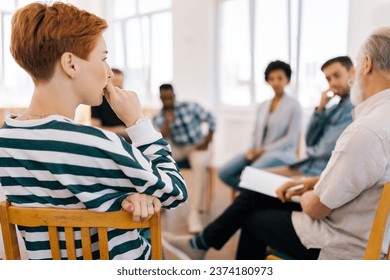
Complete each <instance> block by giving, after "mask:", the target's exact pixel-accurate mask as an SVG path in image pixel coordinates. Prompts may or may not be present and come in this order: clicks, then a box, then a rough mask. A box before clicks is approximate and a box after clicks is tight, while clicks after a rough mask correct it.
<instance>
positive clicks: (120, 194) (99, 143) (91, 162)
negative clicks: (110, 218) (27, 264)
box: [0, 115, 187, 259]
mask: <svg viewBox="0 0 390 280" xmlns="http://www.w3.org/2000/svg"><path fill="white" fill-rule="evenodd" d="M127 132H128V134H129V136H130V139H134V141H133V145H131V144H129V143H128V142H126V141H125V140H124V139H123V138H121V137H118V136H117V135H116V134H114V133H111V132H108V131H104V130H101V129H98V128H95V127H91V126H85V125H80V124H77V123H75V122H74V121H73V120H71V119H68V118H65V117H62V116H58V115H52V116H49V117H48V118H45V119H39V120H29V121H17V120H15V119H11V118H7V119H6V121H5V123H4V126H3V128H2V129H0V183H1V185H2V188H3V190H4V194H5V195H6V196H7V198H8V200H9V201H10V202H11V203H12V205H16V206H21V207H23V206H24V207H59V208H87V209H90V210H92V211H97V212H106V211H116V210H119V209H121V202H122V200H123V199H124V198H125V197H126V196H127V195H129V194H131V193H135V192H138V193H145V194H149V195H154V196H156V197H158V198H159V199H160V201H161V203H162V204H163V207H164V208H172V207H176V206H178V205H179V204H180V203H182V202H184V201H185V200H186V198H187V191H186V186H185V182H184V180H183V177H182V176H181V174H180V172H179V170H178V168H177V165H176V163H175V162H174V160H173V159H172V157H171V152H170V147H169V145H168V144H167V142H166V141H165V140H163V139H162V137H161V134H160V133H157V132H156V131H155V130H154V129H153V126H152V124H151V122H150V121H146V122H140V123H139V124H137V125H135V126H133V127H130V128H128V129H127ZM19 230H20V231H21V234H22V236H23V238H24V240H25V243H26V248H27V250H28V256H29V258H30V259H51V252H50V249H49V241H48V233H47V229H46V228H45V227H42V228H25V227H23V228H22V227H20V228H19ZM108 235H109V236H108V237H109V249H110V259H150V257H151V256H150V245H149V244H148V242H147V241H146V240H144V239H143V238H142V237H141V236H140V235H139V232H138V230H132V231H126V230H118V229H110V230H109V233H108ZM78 236H80V232H76V240H77V241H76V247H77V248H79V249H78V250H77V255H78V257H79V258H81V257H82V253H81V249H80V248H81V241H80V240H79V239H80V238H79V237H78ZM60 240H61V242H60V246H61V249H62V257H63V258H64V259H66V258H67V255H66V250H65V241H64V240H65V238H64V234H63V235H61V234H60ZM91 240H92V241H93V242H94V245H93V246H92V249H93V250H94V257H95V258H96V259H98V258H99V252H98V249H97V246H96V245H97V244H96V242H97V231H93V232H91Z"/></svg>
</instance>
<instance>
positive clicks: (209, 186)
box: [176, 159, 216, 211]
mask: <svg viewBox="0 0 390 280" xmlns="http://www.w3.org/2000/svg"><path fill="white" fill-rule="evenodd" d="M176 163H177V165H178V166H179V168H180V170H183V169H188V170H191V166H190V162H189V160H188V159H184V160H182V161H178V162H176ZM215 172H216V171H215V168H214V167H213V166H211V165H209V166H207V179H206V180H207V183H206V199H205V202H204V210H205V211H209V210H210V209H211V202H212V200H213V196H214V180H215Z"/></svg>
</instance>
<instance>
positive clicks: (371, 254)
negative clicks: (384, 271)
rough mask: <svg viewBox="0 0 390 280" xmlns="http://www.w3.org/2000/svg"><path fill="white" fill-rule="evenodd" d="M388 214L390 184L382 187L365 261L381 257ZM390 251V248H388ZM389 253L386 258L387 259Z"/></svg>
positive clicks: (389, 208)
mask: <svg viewBox="0 0 390 280" xmlns="http://www.w3.org/2000/svg"><path fill="white" fill-rule="evenodd" d="M389 214H390V182H389V183H386V184H385V186H384V187H383V193H382V196H381V199H380V200H379V205H378V209H377V211H376V215H375V219H374V223H373V225H372V228H371V234H370V238H369V239H368V243H367V247H366V252H365V254H364V259H365V260H378V259H380V256H381V249H382V242H383V238H384V235H385V230H386V224H387V220H388V218H389ZM389 249H390V247H389ZM389 253H390V252H389V251H388V252H387V258H389Z"/></svg>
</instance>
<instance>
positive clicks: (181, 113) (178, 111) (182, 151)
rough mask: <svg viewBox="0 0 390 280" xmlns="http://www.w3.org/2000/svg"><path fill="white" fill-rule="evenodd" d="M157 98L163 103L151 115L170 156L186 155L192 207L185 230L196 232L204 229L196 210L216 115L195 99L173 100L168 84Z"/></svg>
mask: <svg viewBox="0 0 390 280" xmlns="http://www.w3.org/2000/svg"><path fill="white" fill-rule="evenodd" d="M160 99H161V102H162V104H163V107H162V109H161V110H160V111H159V112H158V113H157V114H156V115H155V116H154V118H153V122H154V124H155V126H156V128H157V129H159V130H160V132H161V134H162V135H163V137H164V138H165V139H166V140H167V141H168V143H169V144H170V145H171V148H172V156H173V158H174V159H175V160H176V161H177V162H180V161H183V160H186V159H188V161H189V164H190V167H191V171H192V181H191V182H190V183H189V184H188V185H189V187H188V192H189V194H188V199H189V203H190V209H191V210H190V214H189V216H188V231H189V232H191V233H198V232H200V231H201V230H202V229H203V226H202V223H201V221H200V217H199V211H200V209H201V204H202V198H203V197H204V193H205V188H206V175H207V166H208V164H209V161H210V149H209V144H210V143H211V141H212V139H213V134H214V131H215V128H216V121H215V117H214V116H213V115H212V114H211V113H210V112H208V111H207V110H205V109H204V108H203V107H202V106H200V105H199V104H197V103H193V102H176V96H175V92H174V89H173V87H172V85H170V84H163V85H161V86H160ZM203 123H206V124H207V126H208V132H207V134H206V133H205V132H204V129H203V127H202V124H203ZM179 166H180V164H179Z"/></svg>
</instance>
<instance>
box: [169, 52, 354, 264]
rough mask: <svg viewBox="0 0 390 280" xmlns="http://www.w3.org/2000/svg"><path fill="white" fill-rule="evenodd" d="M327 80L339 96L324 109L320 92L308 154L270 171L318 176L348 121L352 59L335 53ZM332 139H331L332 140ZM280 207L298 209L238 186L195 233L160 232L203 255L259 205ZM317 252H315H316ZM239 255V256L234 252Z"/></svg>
mask: <svg viewBox="0 0 390 280" xmlns="http://www.w3.org/2000/svg"><path fill="white" fill-rule="evenodd" d="M321 69H322V71H323V72H324V74H325V77H326V79H327V81H328V83H329V87H330V90H331V91H333V92H334V93H335V94H337V95H339V96H340V97H341V101H340V102H339V104H337V105H334V106H332V107H330V108H328V109H325V104H326V103H327V102H328V101H329V97H327V95H326V93H323V94H322V98H321V102H320V105H318V107H317V108H316V110H315V112H314V114H313V116H312V119H311V121H310V124H309V126H310V128H309V131H311V133H316V137H315V138H317V139H314V140H312V139H310V138H314V137H313V136H312V135H311V134H307V137H306V138H307V139H309V140H310V142H309V143H311V144H312V146H309V149H308V154H309V157H308V158H307V159H306V160H303V161H302V163H300V164H297V166H294V167H289V166H283V167H274V168H268V169H265V170H268V171H270V172H274V173H277V174H280V175H284V176H288V177H291V178H301V177H302V176H319V175H320V173H321V172H322V170H323V169H324V168H325V163H326V162H325V161H326V158H328V157H330V155H331V153H332V149H333V148H334V146H335V143H336V140H337V137H338V136H339V135H340V133H341V132H342V129H344V128H345V127H346V126H347V125H348V124H350V123H351V122H352V114H351V108H352V107H353V105H352V104H351V103H350V98H349V92H350V83H349V81H350V80H351V79H353V77H354V73H355V70H354V68H353V66H352V61H351V60H350V59H349V58H348V57H337V58H334V59H331V60H328V61H327V62H325V63H324V65H323V66H322V67H321ZM332 141H333V142H332ZM269 208H272V209H279V208H283V209H286V210H289V211H293V210H300V209H301V207H300V205H299V204H297V203H293V202H288V203H282V202H281V201H280V200H279V199H276V198H273V197H269V196H267V195H263V194H260V193H257V192H254V191H250V190H241V192H240V195H239V196H238V197H237V198H236V199H235V201H234V202H233V203H232V204H231V205H230V206H229V207H228V208H227V209H226V210H225V211H224V212H223V213H222V214H221V215H220V216H219V217H218V218H217V219H215V220H214V221H213V222H212V223H210V224H209V225H208V226H207V227H206V228H205V229H204V230H203V231H202V232H200V233H199V235H196V236H174V235H171V234H169V233H166V234H164V237H165V238H166V239H167V241H168V242H169V243H170V244H171V245H173V246H174V247H175V248H178V249H179V250H182V251H184V252H185V253H186V254H187V255H189V256H190V257H191V258H195V259H199V258H203V257H204V254H205V252H206V249H208V248H210V247H212V248H215V249H217V250H219V249H220V248H222V246H223V245H224V244H225V243H226V242H227V241H228V240H229V239H230V237H231V236H232V235H233V234H234V233H235V232H236V231H237V230H238V229H240V228H242V227H243V226H244V224H245V222H246V217H248V216H250V215H251V214H253V213H255V212H256V211H259V210H262V209H269ZM317 253H318V252H314V255H310V254H311V253H309V255H305V256H302V257H303V258H316V257H317V256H318V254H317ZM316 254H317V255H316ZM238 257H239V258H240V256H239V255H238Z"/></svg>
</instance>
